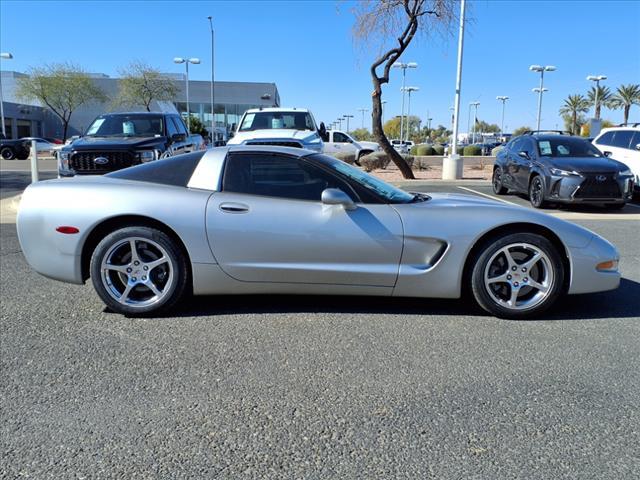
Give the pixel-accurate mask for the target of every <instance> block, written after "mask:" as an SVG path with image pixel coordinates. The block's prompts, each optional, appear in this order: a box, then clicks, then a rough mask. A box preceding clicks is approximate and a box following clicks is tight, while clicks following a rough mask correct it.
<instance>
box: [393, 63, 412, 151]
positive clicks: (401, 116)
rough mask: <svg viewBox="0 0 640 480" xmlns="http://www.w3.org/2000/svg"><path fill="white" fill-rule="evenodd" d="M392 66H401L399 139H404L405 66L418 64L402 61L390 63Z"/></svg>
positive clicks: (409, 66)
mask: <svg viewBox="0 0 640 480" xmlns="http://www.w3.org/2000/svg"><path fill="white" fill-rule="evenodd" d="M392 67H393V68H401V69H402V112H401V113H400V141H401V142H402V141H403V140H404V138H403V135H404V129H403V126H404V92H405V91H404V88H405V80H406V76H407V68H418V64H417V63H416V62H409V63H402V62H396V63H394V64H393V65H392Z"/></svg>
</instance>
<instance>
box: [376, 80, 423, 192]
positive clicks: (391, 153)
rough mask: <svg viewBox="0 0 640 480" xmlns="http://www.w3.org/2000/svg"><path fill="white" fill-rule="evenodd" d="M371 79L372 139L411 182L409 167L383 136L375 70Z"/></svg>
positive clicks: (378, 87)
mask: <svg viewBox="0 0 640 480" xmlns="http://www.w3.org/2000/svg"><path fill="white" fill-rule="evenodd" d="M371 79H372V81H373V93H372V94H371V104H372V108H371V117H372V118H371V122H372V125H371V130H372V131H373V138H374V139H375V140H376V141H377V142H378V145H380V146H381V147H382V150H384V153H386V154H387V156H388V157H389V158H390V159H391V161H392V162H393V163H395V164H396V166H397V167H398V169H399V170H400V173H402V176H403V177H404V178H407V179H411V180H413V179H415V178H416V177H415V176H414V175H413V170H411V167H409V165H407V162H405V161H404V158H402V155H400V154H399V153H398V152H397V151H396V150H395V148H393V146H392V145H391V143H389V140H388V139H387V136H386V135H385V134H384V130H383V128H382V99H381V96H382V86H381V84H380V79H379V78H378V76H377V75H376V73H375V69H372V70H371Z"/></svg>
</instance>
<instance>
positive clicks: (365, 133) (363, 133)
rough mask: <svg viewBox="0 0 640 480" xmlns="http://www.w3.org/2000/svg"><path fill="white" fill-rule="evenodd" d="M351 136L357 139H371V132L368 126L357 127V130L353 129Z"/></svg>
mask: <svg viewBox="0 0 640 480" xmlns="http://www.w3.org/2000/svg"><path fill="white" fill-rule="evenodd" d="M351 136H352V137H353V138H355V139H356V140H364V141H369V140H371V134H370V133H369V130H367V129H366V128H356V129H355V130H351Z"/></svg>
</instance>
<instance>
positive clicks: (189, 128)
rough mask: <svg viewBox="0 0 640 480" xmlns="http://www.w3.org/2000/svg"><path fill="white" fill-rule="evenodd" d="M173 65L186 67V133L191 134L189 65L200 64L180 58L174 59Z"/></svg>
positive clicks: (190, 59)
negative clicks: (179, 64)
mask: <svg viewBox="0 0 640 480" xmlns="http://www.w3.org/2000/svg"><path fill="white" fill-rule="evenodd" d="M173 62H174V63H184V64H185V65H186V67H187V77H186V85H187V92H186V93H187V132H188V133H191V112H190V110H189V64H190V63H193V64H194V65H197V64H199V63H200V59H199V58H182V57H175V58H174V59H173Z"/></svg>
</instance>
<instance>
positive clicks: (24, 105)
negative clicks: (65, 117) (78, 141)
mask: <svg viewBox="0 0 640 480" xmlns="http://www.w3.org/2000/svg"><path fill="white" fill-rule="evenodd" d="M0 75H1V80H2V98H3V102H2V106H3V108H4V117H5V120H4V122H5V130H6V132H7V137H9V138H22V137H55V138H61V137H62V131H63V129H62V123H61V122H60V120H59V119H58V117H57V116H56V115H55V114H54V113H53V112H52V111H51V110H49V109H48V108H47V107H44V106H42V105H40V103H38V102H37V101H25V100H24V99H21V98H18V96H17V95H16V90H17V85H18V79H19V78H20V77H26V76H27V75H26V74H24V73H19V72H12V71H3V72H0ZM163 75H165V76H166V77H167V78H170V79H171V80H173V81H174V83H175V86H176V88H177V90H178V93H177V95H176V98H175V99H174V100H173V101H172V102H153V103H152V105H151V110H152V111H159V112H176V111H177V112H180V113H181V114H182V115H183V116H186V112H187V103H186V102H187V100H186V82H185V77H184V75H181V74H171V73H168V74H163ZM89 76H90V77H91V79H92V81H93V82H94V84H95V85H96V86H97V87H98V88H100V89H101V90H102V91H103V92H104V94H105V95H106V97H107V98H108V100H107V101H106V102H97V101H96V102H91V103H87V104H85V105H82V106H81V107H79V108H78V109H77V110H76V111H74V112H73V115H72V116H71V121H70V123H69V131H68V132H67V136H71V135H80V134H81V133H82V132H83V131H84V130H85V129H86V128H87V127H88V126H89V125H90V124H91V122H92V121H93V119H94V118H96V117H97V116H98V115H101V114H103V113H108V112H117V111H144V110H145V108H144V107H142V106H139V107H135V106H132V107H127V108H126V109H123V108H121V107H116V106H115V105H114V103H113V101H114V99H115V98H116V97H117V94H118V83H119V79H118V78H111V77H109V76H108V75H104V74H101V73H91V74H89ZM214 99H215V107H214V113H215V127H216V128H215V130H216V135H217V137H218V138H219V139H226V136H227V134H228V132H229V131H230V130H231V129H233V128H235V125H236V124H237V123H238V121H239V120H240V117H241V116H242V114H243V113H244V112H245V111H246V110H248V109H249V108H258V107H279V106H280V95H279V93H278V88H277V87H276V84H275V83H260V82H215V84H214ZM189 111H190V113H191V114H192V115H195V116H197V117H199V118H200V120H201V121H202V123H203V124H204V125H205V126H206V127H207V129H208V130H209V131H211V126H212V120H213V117H212V114H211V82H210V81H202V80H190V81H189Z"/></svg>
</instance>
